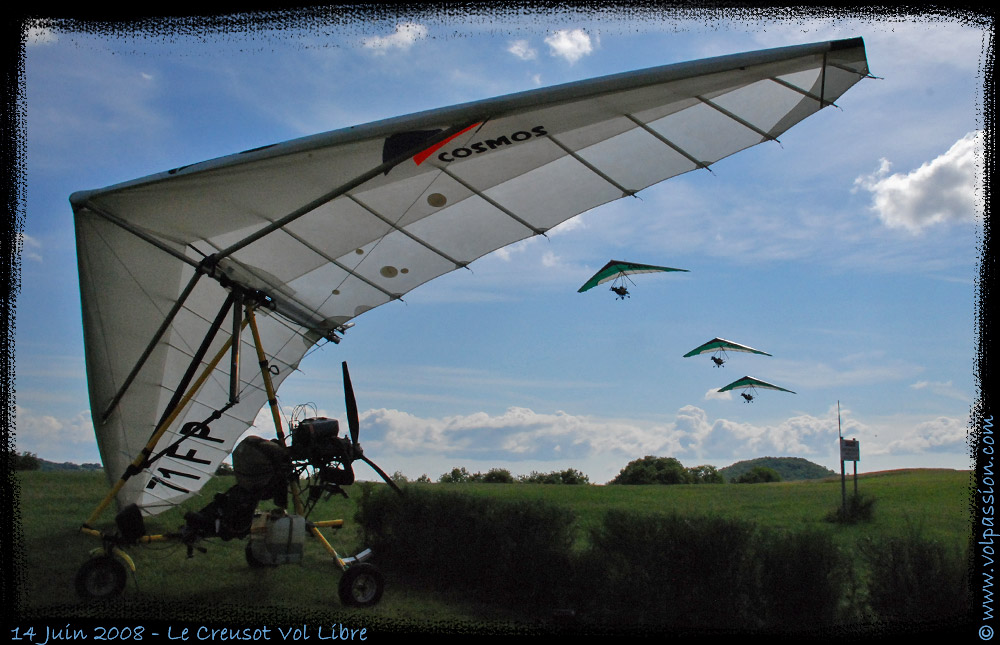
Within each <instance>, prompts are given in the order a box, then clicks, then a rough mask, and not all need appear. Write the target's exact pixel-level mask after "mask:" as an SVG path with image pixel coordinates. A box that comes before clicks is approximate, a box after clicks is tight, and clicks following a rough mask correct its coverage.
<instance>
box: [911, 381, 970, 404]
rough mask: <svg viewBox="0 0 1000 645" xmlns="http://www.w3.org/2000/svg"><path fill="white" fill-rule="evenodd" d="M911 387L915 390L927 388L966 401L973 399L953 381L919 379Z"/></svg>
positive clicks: (934, 392) (929, 390)
mask: <svg viewBox="0 0 1000 645" xmlns="http://www.w3.org/2000/svg"><path fill="white" fill-rule="evenodd" d="M910 387H911V388H912V389H914V390H927V391H928V392H930V393H932V394H936V395H938V396H945V397H948V398H952V399H957V400H959V401H965V402H966V403H970V402H971V401H972V399H971V398H970V397H969V395H968V394H966V393H965V392H962V391H961V390H959V389H958V388H957V387H955V386H954V385H953V384H952V382H951V381H944V382H941V381H918V382H916V383H913V384H912V385H910Z"/></svg>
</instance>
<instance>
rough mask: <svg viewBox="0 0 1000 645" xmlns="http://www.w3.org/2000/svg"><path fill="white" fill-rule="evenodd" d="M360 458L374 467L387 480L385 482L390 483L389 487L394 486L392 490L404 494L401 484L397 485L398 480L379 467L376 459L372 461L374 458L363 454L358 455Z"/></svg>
mask: <svg viewBox="0 0 1000 645" xmlns="http://www.w3.org/2000/svg"><path fill="white" fill-rule="evenodd" d="M358 459H360V460H361V461H363V462H365V463H366V464H368V465H369V466H371V467H372V469H373V470H374V471H375V472H377V473H378V474H379V476H380V477H382V479H384V480H385V483H387V484H389V487H390V488H392V490H394V491H396V492H397V493H399V494H400V495H402V494H403V491H401V490H400V489H399V486H397V485H396V482H394V481H392V477H389V476H388V475H386V474H385V471H384V470H382V469H381V468H379V467H378V466H377V465H376V464H375V462H374V461H372V460H371V459H369V458H368V457H365V456H364V455H361V456H360V457H358Z"/></svg>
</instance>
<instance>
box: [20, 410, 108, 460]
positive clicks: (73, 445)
mask: <svg viewBox="0 0 1000 645" xmlns="http://www.w3.org/2000/svg"><path fill="white" fill-rule="evenodd" d="M14 410H15V415H16V421H15V423H16V425H15V431H14V433H15V437H16V443H17V450H18V451H27V452H31V453H34V454H36V455H38V456H39V457H41V458H42V459H47V460H49V461H55V462H61V461H72V460H74V459H80V457H79V456H78V455H86V457H83V460H84V461H88V462H92V461H96V460H97V459H96V458H95V457H94V456H93V455H94V454H95V453H96V443H95V441H94V424H93V421H92V420H91V418H90V411H89V410H83V411H81V412H78V413H77V414H76V415H74V416H73V417H70V418H59V417H55V416H52V415H50V414H40V413H38V412H36V411H35V410H33V409H30V408H24V407H21V406H19V405H15V406H14Z"/></svg>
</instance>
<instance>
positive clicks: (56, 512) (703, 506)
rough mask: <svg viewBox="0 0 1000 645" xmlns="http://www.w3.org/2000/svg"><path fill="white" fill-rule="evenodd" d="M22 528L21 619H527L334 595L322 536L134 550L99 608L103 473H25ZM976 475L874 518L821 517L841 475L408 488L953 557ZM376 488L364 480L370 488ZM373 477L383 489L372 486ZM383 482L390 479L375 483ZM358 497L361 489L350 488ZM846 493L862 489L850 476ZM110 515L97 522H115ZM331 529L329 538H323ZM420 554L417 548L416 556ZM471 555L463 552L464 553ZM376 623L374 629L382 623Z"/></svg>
mask: <svg viewBox="0 0 1000 645" xmlns="http://www.w3.org/2000/svg"><path fill="white" fill-rule="evenodd" d="M17 477H18V481H19V485H20V492H19V494H20V503H19V507H18V510H19V512H20V525H21V532H22V536H21V539H20V540H19V543H20V544H21V545H22V547H23V553H22V556H23V558H22V562H23V571H22V577H21V581H22V583H21V584H20V585H19V586H20V589H21V597H20V608H21V610H22V611H21V613H22V615H23V617H24V618H25V619H32V618H33V619H42V618H52V617H58V618H63V617H92V618H104V619H116V618H117V619H122V618H128V619H130V620H135V619H137V618H140V617H141V618H142V619H145V620H159V621H188V620H192V619H194V618H198V617H203V616H204V615H205V614H206V612H208V613H209V614H210V615H212V616H215V617H220V618H225V619H226V620H228V621H239V622H241V623H245V624H247V625H253V624H256V623H258V622H260V621H263V620H269V621H272V622H273V621H274V620H279V621H282V622H285V623H292V622H295V621H299V622H301V621H308V622H310V623H311V624H312V623H317V622H319V623H324V624H325V623H327V622H343V623H344V624H348V623H351V624H355V625H358V624H360V625H369V626H375V625H378V626H380V627H381V629H382V630H383V631H391V630H393V629H403V628H402V627H400V626H401V625H403V626H405V625H407V624H416V623H418V624H421V625H432V626H437V627H434V629H442V630H447V629H449V627H447V626H449V625H463V624H475V625H483V624H484V622H483V621H499V622H495V623H494V622H488V623H485V624H489V625H494V626H496V625H510V624H512V623H513V622H516V620H517V616H510V615H504V613H503V612H502V611H500V610H494V609H492V608H491V607H490V606H484V605H482V604H473V603H470V602H468V601H466V600H464V599H463V598H458V597H448V595H447V594H431V593H427V592H424V591H422V590H420V589H415V588H411V587H410V586H408V585H407V584H406V581H403V580H398V579H394V577H393V576H392V575H391V573H390V574H389V575H387V587H386V593H385V596H384V597H383V599H382V601H381V603H380V604H379V605H378V606H377V607H374V608H372V609H365V610H351V609H346V608H343V607H341V606H340V604H339V602H338V600H337V592H336V589H337V581H338V580H339V578H340V572H339V569H338V567H337V566H336V564H335V563H334V562H333V561H332V560H331V558H330V556H329V555H328V554H327V553H326V552H325V551H324V550H323V549H322V547H321V546H320V545H318V544H314V543H312V542H311V541H310V542H309V543H307V545H306V556H305V558H304V561H303V562H302V563H301V564H294V565H286V566H282V567H278V568H273V569H270V568H269V569H263V570H261V569H251V568H249V567H248V566H247V565H246V563H245V560H244V546H245V542H243V541H238V540H235V541H230V542H223V541H221V540H211V541H208V542H207V543H205V545H206V546H207V548H208V552H207V553H198V552H196V553H195V554H194V557H193V558H190V559H189V558H187V557H186V553H185V549H184V547H183V546H182V545H179V544H154V545H145V546H136V547H133V548H130V549H129V554H130V555H131V556H132V558H133V559H134V561H135V563H136V567H137V574H136V576H135V578H134V580H130V581H129V584H128V586H127V588H126V592H125V594H124V597H123V598H121V599H117V600H115V601H113V602H107V603H102V604H97V605H95V604H92V603H90V604H88V603H82V602H81V601H80V600H78V598H77V597H76V594H75V592H74V589H73V580H74V577H75V575H76V571H77V570H78V569H79V567H80V566H81V565H82V564H83V563H84V562H85V561H86V560H87V558H88V552H89V551H90V550H92V549H94V548H96V547H99V546H100V542H99V540H97V539H95V538H92V537H89V536H85V535H82V534H80V533H79V531H78V528H79V526H80V524H81V523H82V522H83V521H84V520H85V519H86V518H87V517H88V516H89V515H90V513H91V512H92V510H93V509H94V508H95V507H96V505H97V504H98V503H99V502H100V500H101V499H102V498H103V496H104V494H105V493H106V491H107V484H106V481H105V479H104V475H103V473H100V472H97V473H92V472H82V473H77V472H70V473H59V472H54V473H52V472H37V471H34V472H21V473H18V474H17ZM232 482H233V480H232V479H227V478H222V479H220V480H217V481H213V482H211V483H210V484H209V486H207V487H206V490H205V492H204V493H203V494H202V496H200V497H199V498H197V499H195V500H191V501H190V502H188V503H187V504H186V505H184V506H182V507H180V508H177V509H173V510H171V511H170V512H169V513H165V514H163V515H161V516H157V517H154V518H147V527H146V528H147V530H148V531H149V532H168V531H174V530H176V529H177V528H178V527H179V526H180V525H181V524H182V523H183V520H182V519H181V518H182V516H183V513H184V512H185V511H186V510H193V509H197V508H200V507H201V506H203V505H204V504H205V503H206V501H207V500H208V499H210V498H211V495H212V494H214V492H216V491H219V490H225V489H226V488H228V486H229V485H231V484H232ZM969 483H970V479H969V473H968V472H967V471H952V470H905V471H892V472H886V473H878V474H871V475H867V476H862V477H860V478H859V481H858V488H859V492H861V493H864V494H867V495H871V496H873V497H874V498H875V499H876V506H875V513H874V519H873V520H872V521H871V522H869V523H863V524H856V525H839V524H832V523H830V522H827V521H825V519H824V518H825V517H826V515H827V514H828V513H829V512H830V511H832V510H834V509H836V507H837V506H838V505H839V504H840V500H841V484H840V480H839V478H834V479H830V480H822V481H802V482H780V483H770V484H753V485H746V484H744V485H737V484H723V485H679V486H557V485H540V484H410V485H411V486H418V485H419V486H449V487H454V488H455V489H457V490H464V491H468V492H471V493H474V494H476V495H489V496H502V497H505V498H509V499H512V498H518V497H524V498H539V499H543V500H545V501H547V502H550V503H553V504H558V505H563V506H566V507H569V508H571V509H572V510H573V512H574V513H575V514H576V516H577V518H578V519H577V522H578V529H579V530H578V532H577V541H578V545H580V546H582V545H583V544H584V542H585V540H586V535H587V529H588V528H589V527H592V526H596V525H597V524H598V523H599V522H600V520H601V518H602V517H603V513H604V512H605V511H607V510H609V509H626V510H633V511H640V512H654V513H655V512H663V513H669V512H672V511H677V512H679V513H681V514H698V515H716V516H721V517H726V518H731V519H741V520H751V521H753V522H755V523H757V524H758V525H759V526H761V527H762V528H772V529H779V530H791V531H795V530H800V529H807V528H811V529H818V530H822V531H828V532H830V533H831V535H833V536H834V539H835V541H836V543H837V544H838V545H840V546H841V547H842V548H844V549H848V550H850V549H852V548H853V546H854V545H855V544H857V542H858V541H859V540H862V539H865V538H866V537H880V536H889V535H907V534H912V533H913V532H914V531H917V532H918V533H919V534H920V535H922V536H923V537H925V538H928V539H932V540H935V541H938V542H940V543H942V544H944V545H946V546H949V548H951V547H953V548H954V549H955V550H956V551H957V550H961V549H963V548H964V547H965V546H966V545H967V544H968V541H969V536H970V528H971V527H970V523H969V522H970V504H969V502H970V488H969ZM362 485H368V484H362ZM372 485H374V484H372ZM378 485H381V484H378ZM351 492H352V494H353V497H354V498H358V497H360V493H361V491H360V490H359V486H358V485H355V486H354V487H353V488H352V490H351ZM847 492H848V494H849V495H850V494H851V492H853V484H852V482H851V481H850V480H848V483H847ZM354 501H355V500H354V499H351V500H344V499H342V498H336V499H331V500H330V501H329V502H325V503H324V504H323V505H322V506H321V507H320V508H319V509H318V510H317V512H314V514H313V515H312V518H313V519H326V518H331V519H333V518H342V519H344V520H345V521H346V526H345V528H343V529H341V530H340V531H339V532H337V533H335V534H333V537H332V539H331V542H332V544H333V545H334V546H335V547H336V548H337V549H338V551H339V552H340V553H341V555H351V554H353V553H355V552H357V551H358V550H360V549H361V548H362V547H363V545H362V544H361V543H360V532H359V530H358V527H357V526H356V524H355V522H354V521H353V518H354V513H355V505H354ZM112 516H113V512H112V511H107V512H106V513H105V515H104V516H103V517H102V518H101V520H102V521H101V523H100V526H101V527H104V528H107V527H110V525H111V522H112ZM327 535H328V537H329V536H330V533H329V532H327ZM417 557H419V556H417ZM456 557H461V554H456ZM373 629H374V627H373Z"/></svg>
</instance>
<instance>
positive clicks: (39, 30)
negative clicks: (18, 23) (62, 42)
mask: <svg viewBox="0 0 1000 645" xmlns="http://www.w3.org/2000/svg"><path fill="white" fill-rule="evenodd" d="M58 40H59V38H58V37H57V36H56V32H54V31H53V30H52V29H50V28H49V27H46V26H44V25H42V24H36V25H32V26H31V27H28V33H27V34H26V36H25V39H24V42H25V44H26V45H28V46H29V47H31V46H32V45H51V44H52V43H55V42H57V41H58Z"/></svg>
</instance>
